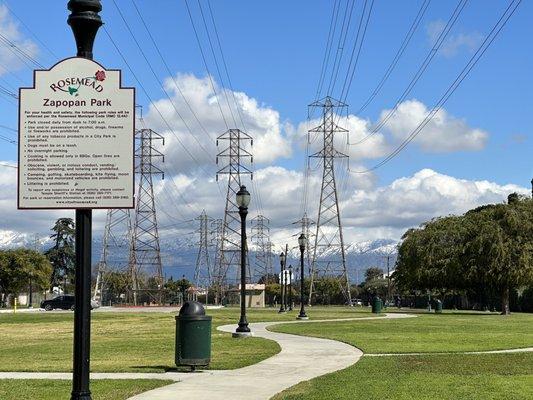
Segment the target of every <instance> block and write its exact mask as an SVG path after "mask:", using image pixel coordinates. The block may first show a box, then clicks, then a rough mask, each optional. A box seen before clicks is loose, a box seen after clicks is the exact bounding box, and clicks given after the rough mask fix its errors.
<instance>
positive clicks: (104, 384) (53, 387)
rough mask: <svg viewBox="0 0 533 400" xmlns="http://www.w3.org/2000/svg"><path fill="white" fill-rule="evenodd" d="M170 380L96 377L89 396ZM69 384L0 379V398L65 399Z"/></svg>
mask: <svg viewBox="0 0 533 400" xmlns="http://www.w3.org/2000/svg"><path fill="white" fill-rule="evenodd" d="M170 383H172V382H171V381H154V380H143V379H136V380H98V381H92V382H91V393H92V398H93V400H125V399H127V398H129V397H131V396H134V395H136V394H139V393H142V392H146V391H148V390H151V389H155V388H157V387H160V386H164V385H168V384H170ZM71 390H72V384H71V382H69V381H56V380H9V379H5V380H0V399H2V400H20V399H31V400H58V399H69V398H70V392H71Z"/></svg>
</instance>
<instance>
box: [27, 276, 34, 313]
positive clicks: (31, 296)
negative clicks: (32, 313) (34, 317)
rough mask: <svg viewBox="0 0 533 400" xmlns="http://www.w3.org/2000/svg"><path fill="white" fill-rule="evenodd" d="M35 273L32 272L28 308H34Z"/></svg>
mask: <svg viewBox="0 0 533 400" xmlns="http://www.w3.org/2000/svg"><path fill="white" fill-rule="evenodd" d="M32 278H33V274H30V299H29V305H28V308H33V286H32V284H33V282H32Z"/></svg>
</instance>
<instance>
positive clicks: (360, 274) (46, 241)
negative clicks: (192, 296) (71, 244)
mask: <svg viewBox="0 0 533 400" xmlns="http://www.w3.org/2000/svg"><path fill="white" fill-rule="evenodd" d="M102 239H103V238H102V236H97V237H93V246H92V248H93V255H92V259H93V265H96V264H97V263H98V261H99V260H100V255H101V253H102ZM397 244H398V242H396V241H394V240H390V239H378V240H371V241H364V242H358V243H352V244H349V245H347V246H346V247H347V248H346V264H347V268H348V273H349V275H350V279H351V281H352V282H354V283H355V282H357V283H360V282H361V281H363V280H364V272H365V271H366V269H367V268H369V267H379V268H382V269H383V271H384V272H385V273H386V272H387V267H386V265H387V256H388V257H389V267H390V270H393V269H394V263H395V262H396V251H397V249H396V246H397ZM36 245H37V246H38V248H39V250H46V249H47V248H49V247H50V246H52V241H51V239H50V238H49V236H44V237H36V236H35V235H31V234H21V233H16V232H12V231H0V249H1V248H4V249H5V248H17V247H28V248H34V247H35V246H36ZM160 246H161V259H162V262H163V267H164V273H165V275H166V276H167V277H170V276H172V277H174V278H175V279H176V278H180V277H181V276H183V275H185V277H187V278H188V279H193V277H194V269H195V264H196V256H197V252H198V249H197V245H196V241H195V237H194V235H190V236H184V237H178V238H173V239H172V240H169V239H166V238H162V239H161V243H160ZM113 252H114V253H115V254H114V258H118V259H123V260H127V258H128V254H129V253H128V252H129V249H128V246H123V247H121V248H114V249H113ZM210 256H211V261H213V259H214V254H210ZM324 256H326V255H324ZM298 257H299V254H298V252H297V251H293V252H289V257H288V261H287V263H288V264H290V263H292V264H293V265H296V264H297V263H298ZM254 260H255V251H254V250H253V249H251V250H250V262H251V264H252V267H253V263H254ZM273 265H274V269H275V270H277V269H278V268H279V263H278V261H277V255H276V254H274V255H273Z"/></svg>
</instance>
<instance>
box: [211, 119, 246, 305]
mask: <svg viewBox="0 0 533 400" xmlns="http://www.w3.org/2000/svg"><path fill="white" fill-rule="evenodd" d="M226 141H227V142H228V145H227V147H226V148H224V149H223V150H222V151H221V152H220V153H218V154H217V157H216V162H217V165H218V164H219V161H220V160H221V159H223V160H226V164H225V165H224V166H223V167H222V168H220V169H219V170H218V171H217V173H216V179H217V181H218V179H219V177H220V175H227V176H228V186H227V192H226V207H225V210H224V222H223V224H222V236H221V243H220V252H219V256H220V259H219V260H217V263H216V265H217V268H219V271H217V272H216V273H215V276H216V277H217V282H215V285H216V286H217V287H218V288H219V290H220V296H223V292H224V288H225V285H226V284H227V279H228V271H231V272H230V273H231V274H232V275H231V276H232V277H234V283H235V285H237V283H238V282H239V276H240V265H241V262H240V253H241V244H240V240H241V237H240V225H241V221H240V217H239V207H238V206H237V204H236V196H237V192H238V191H239V190H240V187H241V184H242V183H241V177H242V176H243V175H250V179H253V175H252V171H251V170H250V169H249V168H247V167H246V166H245V165H244V164H245V162H249V163H250V164H251V163H253V156H252V154H251V153H250V152H249V151H248V150H247V149H246V147H247V143H250V147H251V146H253V139H252V137H251V136H250V135H248V134H247V133H245V132H243V131H241V130H240V129H229V130H227V131H226V132H224V133H223V134H222V135H220V136H219V137H218V138H217V146H218V145H219V143H220V142H226ZM249 268H250V267H249V264H248V269H249ZM248 276H250V274H249V273H248Z"/></svg>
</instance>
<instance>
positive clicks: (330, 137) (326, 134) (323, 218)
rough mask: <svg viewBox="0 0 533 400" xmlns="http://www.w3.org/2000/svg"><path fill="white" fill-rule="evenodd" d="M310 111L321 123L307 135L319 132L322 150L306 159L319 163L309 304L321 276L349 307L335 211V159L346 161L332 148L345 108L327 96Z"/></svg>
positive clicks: (341, 236) (338, 211)
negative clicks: (338, 119)
mask: <svg viewBox="0 0 533 400" xmlns="http://www.w3.org/2000/svg"><path fill="white" fill-rule="evenodd" d="M309 107H310V108H313V107H321V108H322V123H321V124H320V125H319V126H317V127H315V128H313V129H311V130H310V131H309V134H311V133H317V134H318V133H320V134H322V137H323V146H322V149H321V150H320V151H318V152H316V153H314V154H312V155H311V156H310V157H313V158H319V159H321V160H322V164H323V169H322V188H321V191H320V203H319V207H318V218H317V223H316V235H315V245H314V248H313V259H312V263H311V287H310V290H309V302H311V299H312V295H313V289H314V283H315V281H316V280H318V279H320V277H323V276H330V277H333V278H336V279H337V280H338V283H339V286H340V287H341V290H342V293H343V294H344V297H345V298H346V300H347V302H348V304H351V294H350V281H349V279H348V272H347V268H346V254H345V248H344V239H343V235H342V222H341V214H340V210H339V198H338V193H337V183H336V181H335V159H339V158H348V155H346V154H344V153H341V152H340V151H338V150H337V149H336V148H335V145H334V139H335V134H336V133H346V134H348V130H346V129H344V128H341V127H340V126H338V125H337V124H336V123H335V118H336V117H337V116H338V115H340V114H341V113H342V109H344V108H346V107H347V105H346V104H345V103H343V102H340V101H338V100H335V99H333V98H331V97H329V96H327V97H326V98H324V99H322V100H318V101H316V102H314V103H312V104H311V105H310V106H309Z"/></svg>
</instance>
